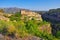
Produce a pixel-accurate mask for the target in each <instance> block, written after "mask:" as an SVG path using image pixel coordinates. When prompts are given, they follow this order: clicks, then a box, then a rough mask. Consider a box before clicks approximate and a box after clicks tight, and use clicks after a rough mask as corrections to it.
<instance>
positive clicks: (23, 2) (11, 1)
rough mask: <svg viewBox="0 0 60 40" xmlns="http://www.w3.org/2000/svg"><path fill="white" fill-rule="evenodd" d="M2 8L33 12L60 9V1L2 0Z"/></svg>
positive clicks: (0, 5) (0, 1) (0, 4)
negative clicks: (16, 8) (15, 8)
mask: <svg viewBox="0 0 60 40" xmlns="http://www.w3.org/2000/svg"><path fill="white" fill-rule="evenodd" d="M0 7H2V8H3V7H19V8H25V9H31V10H49V9H54V8H60V0H0Z"/></svg>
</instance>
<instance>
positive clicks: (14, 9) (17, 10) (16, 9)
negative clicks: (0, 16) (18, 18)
mask: <svg viewBox="0 0 60 40" xmlns="http://www.w3.org/2000/svg"><path fill="white" fill-rule="evenodd" d="M3 10H4V12H5V13H16V12H20V10H21V9H20V8H3Z"/></svg>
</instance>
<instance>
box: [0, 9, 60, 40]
mask: <svg viewBox="0 0 60 40" xmlns="http://www.w3.org/2000/svg"><path fill="white" fill-rule="evenodd" d="M55 10H57V9H55ZM55 13H60V12H59V10H57V11H53V10H52V11H51V10H49V11H42V12H41V11H32V10H28V9H20V8H3V9H0V39H1V40H5V39H6V40H59V39H60V32H59V31H60V27H59V26H60V24H59V23H58V22H59V21H60V20H59V21H56V20H57V19H56V18H57V16H58V15H57V16H56V14H55ZM54 18H55V19H54Z"/></svg>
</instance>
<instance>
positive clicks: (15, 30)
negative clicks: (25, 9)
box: [0, 13, 59, 40]
mask: <svg viewBox="0 0 60 40" xmlns="http://www.w3.org/2000/svg"><path fill="white" fill-rule="evenodd" d="M9 18H10V21H7V22H6V21H3V20H0V33H2V34H3V35H9V36H11V35H12V36H14V37H15V36H16V34H17V36H18V37H25V36H29V35H33V36H37V37H40V38H43V39H45V40H58V39H57V38H56V37H54V36H53V35H52V34H48V33H47V32H46V31H45V32H42V31H40V30H39V29H38V27H40V26H42V25H46V24H49V23H48V22H46V21H37V20H34V19H33V20H28V21H26V19H24V20H21V19H20V18H21V14H19V13H17V14H14V15H12V16H10V17H9ZM14 20H15V22H14ZM57 35H58V36H59V33H57Z"/></svg>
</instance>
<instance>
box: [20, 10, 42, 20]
mask: <svg viewBox="0 0 60 40" xmlns="http://www.w3.org/2000/svg"><path fill="white" fill-rule="evenodd" d="M21 15H23V16H28V17H29V19H32V18H33V17H34V18H36V20H40V21H42V18H41V15H40V14H39V13H37V12H33V11H30V10H21Z"/></svg>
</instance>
